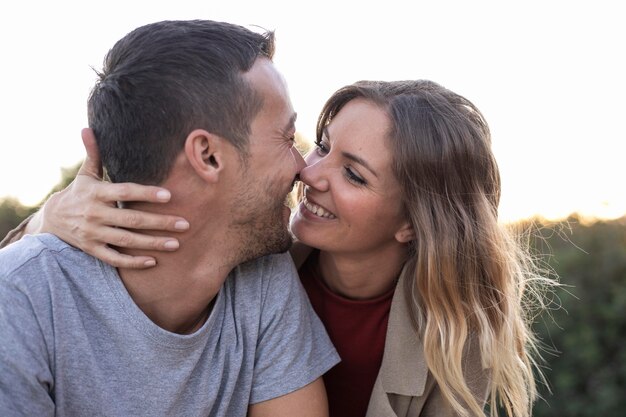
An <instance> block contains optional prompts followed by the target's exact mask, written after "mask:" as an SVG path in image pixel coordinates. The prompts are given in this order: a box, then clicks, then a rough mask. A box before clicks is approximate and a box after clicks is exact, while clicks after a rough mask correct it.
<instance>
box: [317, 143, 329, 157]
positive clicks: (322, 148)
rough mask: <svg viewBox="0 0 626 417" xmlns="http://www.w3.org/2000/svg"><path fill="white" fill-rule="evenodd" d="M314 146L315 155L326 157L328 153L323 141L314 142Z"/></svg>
mask: <svg viewBox="0 0 626 417" xmlns="http://www.w3.org/2000/svg"><path fill="white" fill-rule="evenodd" d="M315 146H316V147H317V153H318V154H319V155H326V154H327V153H328V146H326V144H325V143H324V142H323V141H321V140H317V141H315Z"/></svg>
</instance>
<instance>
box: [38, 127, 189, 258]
mask: <svg viewBox="0 0 626 417" xmlns="http://www.w3.org/2000/svg"><path fill="white" fill-rule="evenodd" d="M81 136H82V138H83V143H84V145H85V149H86V151H87V157H86V159H85V161H84V162H83V165H82V166H81V168H80V171H79V172H78V174H77V176H76V178H75V180H74V181H73V182H72V183H71V184H70V185H69V186H68V187H67V188H65V189H64V190H62V191H60V192H58V193H55V194H53V195H52V196H51V197H50V198H49V199H48V201H46V203H45V205H44V206H43V207H42V210H40V213H39V214H38V216H39V217H38V218H37V219H34V220H33V227H32V228H31V227H29V228H28V229H27V231H30V232H33V231H35V232H50V233H54V234H55V235H57V236H58V237H59V238H61V239H63V240H64V241H66V242H68V243H69V244H71V245H73V246H76V247H78V248H80V249H82V250H83V251H85V252H87V253H89V254H90V255H93V256H95V257H97V258H99V259H101V260H103V261H104V262H106V263H108V264H111V265H113V266H115V267H122V268H135V269H141V268H148V267H151V266H154V265H156V259H154V258H153V257H149V256H130V255H125V254H122V253H120V252H118V251H117V250H115V249H114V248H113V247H112V246H115V247H124V248H135V249H150V250H161V251H173V250H176V249H178V246H179V243H178V240H177V239H175V238H172V237H165V236H151V235H144V234H141V233H137V232H131V231H129V230H125V229H126V228H130V229H150V230H163V231H168V232H182V231H185V230H187V229H188V228H189V223H188V222H187V221H186V220H185V219H183V218H181V217H177V216H168V215H161V214H152V213H146V212H141V211H136V210H130V209H121V208H118V207H117V202H118V201H146V202H152V203H165V202H167V201H169V199H170V193H169V191H168V190H166V189H164V188H161V187H153V186H144V185H138V184H132V183H120V184H112V183H108V182H103V181H102V180H101V178H102V168H101V163H100V155H99V154H98V148H97V146H96V142H95V136H94V134H93V131H92V130H91V129H83V131H82V133H81ZM109 245H111V246H109Z"/></svg>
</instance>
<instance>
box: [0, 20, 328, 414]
mask: <svg viewBox="0 0 626 417" xmlns="http://www.w3.org/2000/svg"><path fill="white" fill-rule="evenodd" d="M272 54H273V36H272V34H271V33H269V34H265V35H260V34H256V33H254V32H251V31H249V30H247V29H244V28H241V27H239V26H235V25H231V24H226V23H219V22H212V21H165V22H158V23H154V24H150V25H146V26H143V27H140V28H138V29H136V30H134V31H133V32H131V33H129V34H128V35H126V36H125V37H124V38H122V39H121V40H120V41H118V42H117V43H116V45H115V46H114V47H113V48H112V49H111V51H109V53H108V54H107V56H106V58H105V62H104V69H103V72H102V74H99V76H100V80H99V81H98V82H97V84H96V86H95V87H94V89H93V91H92V93H91V95H90V98H89V102H88V112H89V124H90V127H91V128H92V129H93V132H94V133H95V136H96V137H97V145H98V149H99V153H100V155H101V157H102V163H103V166H104V168H105V169H106V172H107V174H108V176H109V177H110V178H111V180H112V181H113V182H124V181H136V182H141V183H144V184H155V185H157V184H158V185H163V186H165V187H167V188H168V189H169V190H171V192H172V193H171V199H170V201H169V202H168V203H167V204H165V205H156V204H152V205H150V207H146V206H145V205H143V204H142V205H139V204H137V203H136V204H135V205H136V206H137V207H140V208H144V209H145V208H149V209H151V210H152V211H155V212H159V213H164V212H176V213H181V214H183V215H184V216H185V218H186V219H188V220H189V223H190V224H192V225H193V232H185V233H182V234H181V235H180V238H179V241H180V242H181V247H180V249H179V250H178V251H176V252H175V253H169V254H167V255H165V256H163V255H160V257H159V265H158V266H157V267H156V268H152V269H149V270H132V269H124V268H119V269H118V270H116V269H115V268H113V267H110V266H108V265H106V264H104V263H101V262H100V261H98V260H96V259H95V258H93V257H91V256H90V255H88V254H86V253H84V252H81V251H79V250H77V249H75V248H73V247H71V246H68V245H67V244H65V243H63V242H62V241H60V240H59V239H58V238H56V237H55V236H53V235H48V234H43V235H37V236H27V237H25V238H23V239H22V240H21V241H20V242H18V243H15V244H13V245H10V246H8V247H6V248H4V249H2V250H1V251H0V340H2V343H1V344H0V415H3V416H13V415H29V416H34V415H36V416H46V415H50V416H52V415H57V416H62V415H107V416H111V415H120V416H130V415H133V416H137V415H146V416H155V415H173V416H182V415H184V416H195V415H198V416H243V415H246V414H248V415H250V416H293V415H298V416H322V415H326V413H327V408H326V407H327V406H326V396H325V392H324V387H323V383H322V380H321V378H320V376H321V375H323V373H324V372H326V371H327V370H328V369H329V368H331V367H332V366H333V365H334V364H335V363H336V362H337V361H338V357H337V354H336V352H335V351H334V348H333V347H332V345H331V344H330V341H329V340H328V337H327V335H326V333H325V331H324V329H323V327H322V325H321V323H320V322H319V320H318V318H317V317H316V316H315V315H314V313H313V312H312V310H311V308H310V305H309V303H308V300H307V299H306V295H305V294H304V292H303V290H302V288H301V286H300V284H299V281H298V278H297V274H296V271H295V268H294V267H293V264H292V262H291V260H290V258H289V256H288V255H287V254H285V253H281V252H284V251H286V250H287V249H288V248H289V245H290V241H291V240H290V235H289V233H288V231H287V222H288V216H289V209H288V208H287V207H285V206H284V204H283V203H284V201H285V198H286V195H287V194H288V192H289V191H290V190H291V188H292V186H293V183H294V181H295V179H296V177H297V175H298V172H299V170H300V168H301V167H302V166H303V165H304V162H303V160H302V158H301V156H300V154H299V153H298V151H297V150H296V149H295V148H294V147H293V135H294V133H295V132H294V130H295V126H294V122H295V113H294V111H293V108H292V105H291V102H290V100H289V96H288V93H287V89H286V86H285V83H284V81H283V79H282V77H281V76H280V74H279V73H278V72H277V71H276V69H275V68H274V66H273V64H272V62H271V58H272ZM83 134H84V140H85V144H86V146H87V147H88V148H89V147H90V146H92V144H91V143H90V141H89V136H88V135H86V134H85V132H83ZM131 206H132V205H131ZM190 230H191V229H190ZM119 250H120V251H121V252H123V253H126V254H129V255H137V254H144V255H147V256H150V255H151V252H150V251H130V250H126V249H124V248H120V249H119ZM270 253H281V254H278V255H269V256H264V257H262V258H260V259H257V258H258V257H260V256H263V255H267V254H270Z"/></svg>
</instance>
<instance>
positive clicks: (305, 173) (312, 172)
mask: <svg viewBox="0 0 626 417" xmlns="http://www.w3.org/2000/svg"><path fill="white" fill-rule="evenodd" d="M306 163H307V165H306V166H305V167H304V168H303V169H302V171H301V172H300V179H301V180H302V181H303V182H304V183H306V184H308V185H310V186H312V187H315V188H320V189H321V188H325V186H326V185H325V184H326V183H327V181H325V178H324V158H307V161H306Z"/></svg>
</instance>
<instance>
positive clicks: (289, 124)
mask: <svg viewBox="0 0 626 417" xmlns="http://www.w3.org/2000/svg"><path fill="white" fill-rule="evenodd" d="M297 118H298V113H294V114H292V115H291V117H290V118H289V121H288V122H287V124H286V125H285V127H284V128H283V133H284V134H285V135H288V134H291V131H292V130H294V129H295V128H296V119H297Z"/></svg>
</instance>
